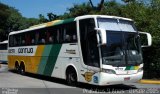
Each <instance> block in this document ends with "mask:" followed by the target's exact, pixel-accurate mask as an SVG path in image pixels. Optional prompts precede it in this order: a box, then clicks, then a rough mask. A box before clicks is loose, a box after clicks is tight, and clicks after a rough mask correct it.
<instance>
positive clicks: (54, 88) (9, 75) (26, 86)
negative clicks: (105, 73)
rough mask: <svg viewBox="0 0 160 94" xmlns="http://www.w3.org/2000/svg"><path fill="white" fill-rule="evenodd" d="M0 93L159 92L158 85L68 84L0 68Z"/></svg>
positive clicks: (157, 93) (159, 93)
mask: <svg viewBox="0 0 160 94" xmlns="http://www.w3.org/2000/svg"><path fill="white" fill-rule="evenodd" d="M0 94H160V85H154V84H140V83H127V84H123V85H113V86H105V87H97V86H93V85H88V84H83V83H81V84H80V85H79V86H77V87H72V86H68V85H67V84H66V82H65V80H61V79H56V78H51V77H44V76H40V75H35V74H29V73H28V74H26V75H25V76H23V75H20V74H17V73H14V72H12V71H8V68H7V65H4V64H3V65H2V67H1V68H0Z"/></svg>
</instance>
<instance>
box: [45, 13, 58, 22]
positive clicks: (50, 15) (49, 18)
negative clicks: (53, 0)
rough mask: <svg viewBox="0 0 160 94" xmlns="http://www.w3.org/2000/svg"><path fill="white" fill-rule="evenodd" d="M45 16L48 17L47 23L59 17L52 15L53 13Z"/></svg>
mask: <svg viewBox="0 0 160 94" xmlns="http://www.w3.org/2000/svg"><path fill="white" fill-rule="evenodd" d="M47 16H48V20H49V21H53V20H56V19H57V18H58V17H59V16H57V15H56V14H53V13H47Z"/></svg>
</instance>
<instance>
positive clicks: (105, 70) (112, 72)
mask: <svg viewBox="0 0 160 94" xmlns="http://www.w3.org/2000/svg"><path fill="white" fill-rule="evenodd" d="M102 72H105V73H109V74H116V72H115V71H114V70H111V69H103V68H102Z"/></svg>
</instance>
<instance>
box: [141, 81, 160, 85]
mask: <svg viewBox="0 0 160 94" xmlns="http://www.w3.org/2000/svg"><path fill="white" fill-rule="evenodd" d="M139 83H142V84H160V80H140V81H139Z"/></svg>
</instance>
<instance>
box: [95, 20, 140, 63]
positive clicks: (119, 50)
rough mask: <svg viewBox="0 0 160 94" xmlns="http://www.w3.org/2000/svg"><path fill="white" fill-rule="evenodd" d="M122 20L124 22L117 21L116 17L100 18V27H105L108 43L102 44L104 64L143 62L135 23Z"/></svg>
mask: <svg viewBox="0 0 160 94" xmlns="http://www.w3.org/2000/svg"><path fill="white" fill-rule="evenodd" d="M105 21H109V22H105ZM122 22H123V24H122V23H118V21H117V22H116V19H112V20H111V19H110V20H109V19H107V20H106V19H100V20H99V19H98V24H99V28H103V29H105V30H106V36H107V37H106V40H107V44H106V45H102V46H101V53H102V57H103V64H106V65H113V66H126V65H138V64H141V63H142V55H141V49H140V43H139V36H138V33H137V32H136V29H135V27H134V25H133V23H131V22H129V21H126V22H125V21H122ZM111 27H112V28H111ZM113 27H115V28H113Z"/></svg>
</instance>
